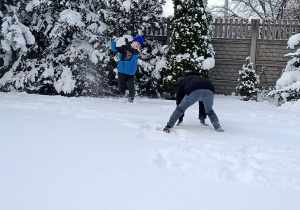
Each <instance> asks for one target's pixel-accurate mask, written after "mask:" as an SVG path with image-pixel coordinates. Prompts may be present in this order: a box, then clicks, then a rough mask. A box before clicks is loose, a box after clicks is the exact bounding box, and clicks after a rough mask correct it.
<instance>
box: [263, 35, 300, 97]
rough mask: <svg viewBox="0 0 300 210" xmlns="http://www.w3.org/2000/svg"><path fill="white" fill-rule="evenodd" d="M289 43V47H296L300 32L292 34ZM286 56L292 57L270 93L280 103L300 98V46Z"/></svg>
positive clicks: (299, 40)
mask: <svg viewBox="0 0 300 210" xmlns="http://www.w3.org/2000/svg"><path fill="white" fill-rule="evenodd" d="M287 44H288V47H289V48H291V49H295V46H296V45H298V44H300V34H296V35H293V36H291V37H290V39H289V40H288V43H287ZM285 56H289V57H291V58H292V59H291V60H289V61H288V63H287V65H286V67H285V69H283V72H282V75H281V77H280V78H279V79H278V80H277V82H276V86H275V90H273V91H271V92H270V93H269V96H271V97H274V98H275V99H276V101H278V102H279V103H283V102H286V101H293V100H299V98H300V48H299V49H297V50H296V52H294V53H288V54H286V55H285Z"/></svg>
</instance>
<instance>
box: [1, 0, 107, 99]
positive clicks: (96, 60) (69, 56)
mask: <svg viewBox="0 0 300 210" xmlns="http://www.w3.org/2000/svg"><path fill="white" fill-rule="evenodd" d="M8 7H9V6H8ZM105 9H106V1H104V0H95V1H89V0H81V1H75V0H62V1H50V0H32V1H22V3H20V4H17V6H16V7H15V10H14V12H15V15H14V19H13V18H11V17H10V16H8V17H4V19H6V22H4V23H3V24H2V31H1V32H2V37H3V40H2V41H1V46H2V49H3V51H5V53H6V54H5V56H3V55H2V57H3V59H4V62H5V64H6V65H5V67H4V70H3V71H5V72H6V73H5V74H4V75H3V77H2V78H1V80H0V81H1V85H2V89H3V88H6V89H17V90H20V91H28V92H34V93H41V94H62V95H89V92H90V91H89V90H90V89H91V86H93V87H97V86H98V90H97V92H98V93H100V92H101V89H103V88H105V87H103V86H102V84H103V83H104V82H105V79H103V77H104V76H105V72H104V71H103V69H102V61H103V59H104V56H105V52H106V44H107V42H108V40H107V39H106V38H105V37H103V34H104V32H105V30H106V28H107V25H106V24H105V23H104V20H105V15H106V13H105ZM16 25H17V26H18V28H17V27H16ZM20 28H21V29H22V31H21V30H20ZM7 29H8V30H7ZM9 30H10V31H11V30H14V32H13V34H14V36H11V35H10V34H12V33H9ZM20 34H22V36H23V38H22V37H21V36H20ZM16 37H18V38H17V40H18V42H15V41H14V42H11V40H12V39H14V40H16ZM33 37H35V39H34V38H33ZM24 40H25V41H26V42H25V41H24ZM33 40H35V42H34V41H33ZM28 46H30V50H29V49H28ZM9 50H10V51H9ZM13 55H18V56H13ZM19 55H22V56H19ZM84 66H88V68H84ZM92 89H93V88H92ZM103 91H106V90H103ZM91 94H93V93H91Z"/></svg>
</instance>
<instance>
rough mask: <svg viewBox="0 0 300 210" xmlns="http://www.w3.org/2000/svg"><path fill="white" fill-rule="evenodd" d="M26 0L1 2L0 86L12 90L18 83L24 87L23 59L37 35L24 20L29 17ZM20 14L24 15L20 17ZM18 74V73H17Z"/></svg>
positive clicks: (30, 49)
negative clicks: (34, 34) (0, 62)
mask: <svg viewBox="0 0 300 210" xmlns="http://www.w3.org/2000/svg"><path fill="white" fill-rule="evenodd" d="M25 5H26V1H25V0H23V1H8V0H4V1H1V3H0V8H1V19H0V22H1V32H0V34H1V35H0V38H1V46H0V49H1V55H0V58H1V59H2V64H3V65H1V66H0V87H2V88H1V89H4V90H10V89H11V88H12V86H14V85H16V86H17V87H18V88H19V87H22V84H23V82H24V77H23V74H22V73H21V74H18V73H19V72H22V66H23V61H24V60H26V57H27V54H28V53H30V52H31V51H32V50H33V45H34V44H35V37H34V36H33V34H32V33H31V31H30V29H29V28H28V27H27V26H26V24H23V23H22V21H23V20H24V19H27V18H28V16H27V15H26V12H24V11H25ZM19 14H22V17H20V18H19ZM16 74H17V75H16Z"/></svg>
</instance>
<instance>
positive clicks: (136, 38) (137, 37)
mask: <svg viewBox="0 0 300 210" xmlns="http://www.w3.org/2000/svg"><path fill="white" fill-rule="evenodd" d="M132 41H133V42H139V43H140V44H141V47H143V43H144V38H143V37H142V36H140V35H137V36H136V37H135V38H134V39H133V40H132Z"/></svg>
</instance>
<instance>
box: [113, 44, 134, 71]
mask: <svg viewBox="0 0 300 210" xmlns="http://www.w3.org/2000/svg"><path fill="white" fill-rule="evenodd" d="M116 45H117V43H116V42H115V41H112V42H111V50H112V51H113V52H118V53H119V64H118V71H119V72H122V73H124V74H129V75H135V72H136V70H137V60H138V55H139V52H138V50H135V49H133V48H132V47H131V44H130V43H127V44H126V45H122V46H121V47H116Z"/></svg>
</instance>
